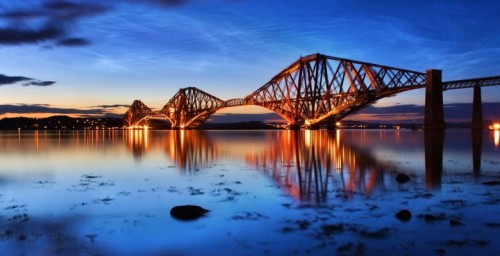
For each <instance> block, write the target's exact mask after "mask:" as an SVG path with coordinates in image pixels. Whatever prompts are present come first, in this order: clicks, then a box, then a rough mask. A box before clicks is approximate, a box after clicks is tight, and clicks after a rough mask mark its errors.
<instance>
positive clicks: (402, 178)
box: [396, 173, 410, 183]
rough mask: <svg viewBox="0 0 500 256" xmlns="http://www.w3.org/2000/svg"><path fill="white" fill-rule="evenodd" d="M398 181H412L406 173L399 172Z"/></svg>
mask: <svg viewBox="0 0 500 256" xmlns="http://www.w3.org/2000/svg"><path fill="white" fill-rule="evenodd" d="M396 181H397V182H399V183H406V182H408V181H410V177H409V176H408V175H406V174H404V173H398V175H396Z"/></svg>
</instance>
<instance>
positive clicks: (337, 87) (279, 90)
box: [245, 54, 425, 126]
mask: <svg viewBox="0 0 500 256" xmlns="http://www.w3.org/2000/svg"><path fill="white" fill-rule="evenodd" d="M424 84H425V74H424V73H421V72H416V71H410V70H405V69H400V68H394V67H388V66H382V65H377V64H371V63H366V62H360V61H354V60H348V59H341V58H336V57H330V56H326V55H322V54H314V55H309V56H306V57H302V58H300V59H298V60H297V61H295V62H294V63H293V64H292V65H290V66H289V67H288V68H286V69H285V70H283V71H281V72H280V73H279V74H278V75H276V76H275V77H273V78H272V79H271V80H270V81H269V82H268V83H266V84H265V85H263V86H262V87H261V88H259V89H258V90H257V91H255V92H254V93H252V94H250V95H248V96H247V97H246V98H245V104H249V105H259V106H262V107H265V108H268V109H270V110H272V111H274V112H276V113H278V114H279V115H281V116H282V117H283V118H284V119H285V120H287V122H288V123H289V124H290V125H306V126H314V125H317V124H320V123H321V122H323V121H326V120H329V121H331V120H332V118H328V119H327V117H332V116H333V117H334V118H333V119H334V120H340V119H342V118H343V117H345V116H347V115H348V114H349V113H352V112H353V111H356V110H359V109H360V108H363V107H365V106H367V105H369V104H372V103H374V102H376V101H377V100H378V99H380V98H383V97H387V96H391V95H394V94H396V93H400V92H403V91H407V90H411V89H416V88H422V87H423V86H424Z"/></svg>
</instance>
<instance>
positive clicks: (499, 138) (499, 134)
mask: <svg viewBox="0 0 500 256" xmlns="http://www.w3.org/2000/svg"><path fill="white" fill-rule="evenodd" d="M493 141H494V142H495V147H498V146H500V130H495V131H493Z"/></svg>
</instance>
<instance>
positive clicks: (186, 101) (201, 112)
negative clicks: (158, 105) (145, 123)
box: [160, 87, 226, 128]
mask: <svg viewBox="0 0 500 256" xmlns="http://www.w3.org/2000/svg"><path fill="white" fill-rule="evenodd" d="M225 106H226V103H225V101H223V100H221V99H219V98H217V97H215V96H213V95H211V94H208V93H206V92H204V91H202V90H200V89H198V88H195V87H187V88H182V89H180V90H179V91H178V92H177V93H176V94H175V95H174V96H173V97H172V99H170V100H169V101H168V102H167V104H165V106H164V107H163V108H162V110H161V111H160V113H162V114H164V115H166V116H168V117H169V118H170V120H171V121H172V127H180V128H196V127H197V126H199V125H200V124H202V123H203V122H204V121H206V120H207V119H208V117H210V115H211V114H213V113H214V112H215V111H216V110H217V109H220V108H222V107H225Z"/></svg>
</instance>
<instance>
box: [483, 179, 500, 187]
mask: <svg viewBox="0 0 500 256" xmlns="http://www.w3.org/2000/svg"><path fill="white" fill-rule="evenodd" d="M482 184H483V185H487V186H498V185H500V180H494V181H485V182H483V183H482Z"/></svg>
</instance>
